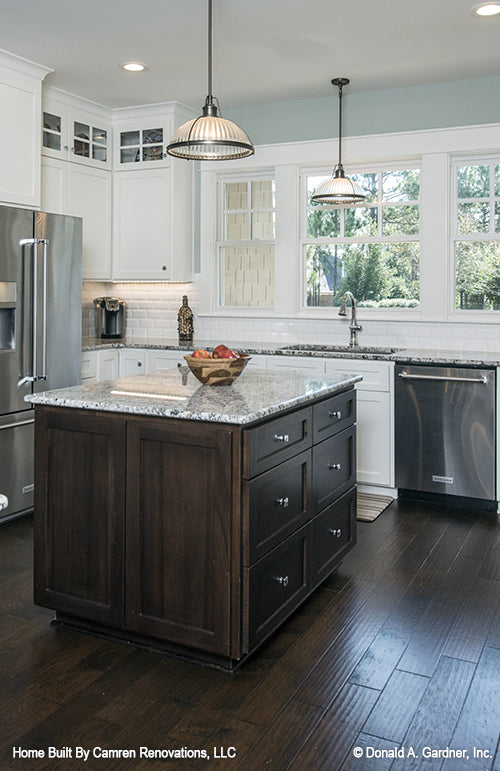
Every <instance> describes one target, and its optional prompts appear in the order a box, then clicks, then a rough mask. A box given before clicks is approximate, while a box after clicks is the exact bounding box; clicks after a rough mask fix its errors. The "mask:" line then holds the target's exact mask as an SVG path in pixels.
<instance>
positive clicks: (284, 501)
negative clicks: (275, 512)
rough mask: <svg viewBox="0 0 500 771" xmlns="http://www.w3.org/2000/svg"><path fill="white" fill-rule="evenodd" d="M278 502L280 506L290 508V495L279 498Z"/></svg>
mask: <svg viewBox="0 0 500 771" xmlns="http://www.w3.org/2000/svg"><path fill="white" fill-rule="evenodd" d="M276 503H277V504H278V506H283V508H284V509H286V508H288V504H289V503H290V501H289V500H288V496H287V497H286V498H277V499H276Z"/></svg>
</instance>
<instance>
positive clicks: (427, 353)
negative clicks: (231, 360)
mask: <svg viewBox="0 0 500 771" xmlns="http://www.w3.org/2000/svg"><path fill="white" fill-rule="evenodd" d="M231 346H232V347H233V348H234V349H235V350H237V351H239V352H240V353H249V354H262V355H264V356H266V355H267V356H312V357H316V358H334V359H366V360H369V361H374V360H380V361H396V362H401V363H402V364H410V363H413V364H441V365H458V366H468V367H497V366H500V346H499V351H498V352H496V351H495V352H485V351H454V350H441V349H434V348H427V349H424V348H401V349H397V348H396V347H394V348H393V350H392V351H391V352H390V353H386V352H384V348H385V347H381V350H380V351H376V350H374V348H375V347H374V348H371V349H370V348H368V349H367V351H364V350H363V347H361V346H360V348H359V350H356V349H353V350H342V351H339V350H330V351H328V350H325V349H324V346H323V347H321V346H320V347H319V348H318V349H317V350H311V349H310V348H308V347H304V348H303V349H301V348H298V349H296V348H295V346H294V347H293V348H290V347H289V346H287V345H284V344H283V343H281V342H280V343H257V342H255V343H253V342H248V341H240V342H238V341H232V342H231ZM213 347H214V343H213V341H208V340H203V339H201V338H200V339H197V340H194V341H192V342H190V343H179V341H178V340H177V339H176V338H158V339H155V338H146V337H126V338H122V339H119V340H109V339H108V340H106V339H102V338H96V337H87V338H84V339H83V340H82V351H93V350H99V349H102V348H149V349H152V350H172V351H186V353H189V352H191V351H193V350H194V349H195V348H208V349H212V348H213Z"/></svg>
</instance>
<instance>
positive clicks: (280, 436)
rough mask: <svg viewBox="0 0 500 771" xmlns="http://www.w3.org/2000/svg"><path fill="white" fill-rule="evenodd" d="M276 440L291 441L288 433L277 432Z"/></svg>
mask: <svg viewBox="0 0 500 771" xmlns="http://www.w3.org/2000/svg"><path fill="white" fill-rule="evenodd" d="M274 441H275V442H285V444H286V443H287V442H289V441H290V437H289V436H288V434H275V435H274Z"/></svg>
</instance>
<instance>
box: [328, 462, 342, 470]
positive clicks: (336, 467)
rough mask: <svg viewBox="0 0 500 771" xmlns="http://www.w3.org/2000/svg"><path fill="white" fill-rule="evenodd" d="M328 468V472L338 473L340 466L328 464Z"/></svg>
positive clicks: (338, 464)
mask: <svg viewBox="0 0 500 771" xmlns="http://www.w3.org/2000/svg"><path fill="white" fill-rule="evenodd" d="M328 468H329V469H330V471H340V470H341V468H342V466H341V465H340V463H329V464H328Z"/></svg>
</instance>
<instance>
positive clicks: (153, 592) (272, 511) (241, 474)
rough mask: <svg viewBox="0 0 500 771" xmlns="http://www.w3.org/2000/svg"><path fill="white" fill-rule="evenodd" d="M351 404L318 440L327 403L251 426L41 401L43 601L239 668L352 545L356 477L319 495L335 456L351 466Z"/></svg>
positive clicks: (87, 624)
mask: <svg viewBox="0 0 500 771" xmlns="http://www.w3.org/2000/svg"><path fill="white" fill-rule="evenodd" d="M350 394H351V397H350V398H351V399H353V398H354V397H353V395H354V391H353V390H352V389H351V391H350ZM345 397H346V393H341V394H339V395H338V397H334V398H333V400H332V397H330V398H329V400H328V401H329V404H328V406H329V408H330V409H329V410H328V411H329V412H332V414H333V417H331V421H332V427H331V428H332V432H330V431H326V433H325V434H323V433H322V431H323V430H325V426H324V421H325V414H326V413H325V409H324V404H323V402H324V401H325V400H324V399H323V400H320V401H319V402H318V403H313V404H311V405H308V406H307V407H304V408H300V409H297V410H295V411H290V412H289V413H287V414H284V415H283V414H280V416H279V417H275V418H272V417H270V418H266V419H263V420H262V421H261V422H260V423H259V424H256V425H255V426H251V427H246V428H243V427H240V426H238V425H227V424H220V423H211V422H198V421H196V422H195V421H186V420H176V419H173V418H172V419H170V418H168V419H166V418H159V417H158V418H154V417H147V416H140V415H118V414H114V413H104V412H93V411H89V410H77V409H71V408H64V407H61V408H55V407H49V406H42V405H37V407H36V453H37V470H36V484H35V510H36V523H37V524H36V536H35V602H36V603H37V604H39V605H43V606H46V607H49V608H52V609H54V610H55V611H56V612H57V617H58V619H59V621H61V622H62V623H67V624H71V625H73V626H75V627H79V628H83V629H86V630H90V631H95V632H99V633H101V634H102V633H105V634H109V635H111V636H114V637H117V638H119V639H124V640H127V641H129V642H132V643H136V644H143V645H147V646H148V647H152V648H157V649H159V650H163V651H166V652H170V653H172V654H174V655H181V656H184V657H188V658H190V659H193V660H200V661H204V662H206V663H211V664H214V665H216V666H219V667H221V668H224V669H233V668H234V667H235V666H237V665H238V664H239V663H240V662H241V661H242V660H244V659H245V657H246V656H247V655H248V654H249V653H251V652H252V651H253V650H254V649H255V648H256V647H257V646H258V645H260V644H261V642H262V641H263V640H264V639H265V638H266V637H268V636H269V635H270V634H271V633H272V632H273V631H274V630H275V629H276V628H277V627H278V626H279V625H280V624H281V623H282V622H283V620H284V619H285V618H286V617H287V616H288V615H289V614H290V613H292V612H293V610H294V609H295V608H297V606H298V605H299V604H300V603H301V602H302V601H303V600H304V599H305V598H306V597H307V596H308V595H309V594H310V593H311V592H312V591H313V590H314V589H315V587H316V586H317V585H318V584H319V583H320V582H321V581H323V580H324V579H325V578H326V577H327V576H328V575H329V574H330V573H331V572H332V570H334V569H335V568H336V567H337V565H338V563H339V560H340V558H341V557H342V555H343V554H344V553H345V552H346V551H347V550H349V549H350V548H352V546H353V545H354V543H355V540H356V519H355V514H354V502H355V497H356V488H355V485H354V475H353V476H352V477H349V481H348V482H347V481H346V479H343V481H342V482H341V484H340V485H339V483H338V480H337V481H336V486H335V487H331V489H327V488H329V486H330V481H329V476H328V475H327V476H326V478H325V479H324V480H323V479H322V481H321V483H320V484H321V491H320V495H319V496H318V495H316V494H315V489H314V488H315V482H314V480H315V478H316V476H317V470H316V468H315V464H316V466H317V465H318V463H319V462H321V464H322V465H323V464H324V462H325V461H326V459H328V458H330V459H333V460H334V461H335V459H336V458H337V453H338V447H339V446H342V447H343V448H344V449H343V450H342V452H344V451H345V448H346V447H347V446H348V445H351V448H350V450H349V452H350V455H351V461H350V462H352V463H354V457H355V451H354V446H353V442H352V439H353V437H354V434H355V422H354V421H355V408H354V409H353V408H352V405H351V419H350V423H351V425H350V426H349V427H347V428H345V427H344V424H343V422H342V423H341V424H340V425H339V420H338V417H337V415H336V413H337V412H338V411H339V409H340V406H341V405H345V403H346V401H345ZM337 398H338V404H336V403H335V399H337ZM354 404H355V402H354ZM335 407H337V409H332V408H335ZM315 420H316V424H317V426H320V425H321V428H322V430H321V432H320V434H319V435H320V436H321V437H323V436H325V438H321V439H320V440H319V441H316V440H315V439H314V436H315V435H316V436H317V435H318V431H316V434H315V430H314V426H315ZM341 429H342V430H341ZM285 437H288V438H289V439H290V437H294V438H295V440H296V441H295V443H292V446H291V445H290V441H287V440H286V439H285ZM270 443H271V444H273V445H274V447H273V451H271V446H270ZM342 462H344V461H342ZM346 468H347V467H346ZM350 471H351V472H352V473H353V472H354V468H353V466H351V467H350ZM332 473H333V472H332ZM346 485H347V488H348V489H346ZM323 499H324V500H325V501H326V502H327V503H326V504H325V507H324V508H321V504H320V503H319V501H320V500H323Z"/></svg>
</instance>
